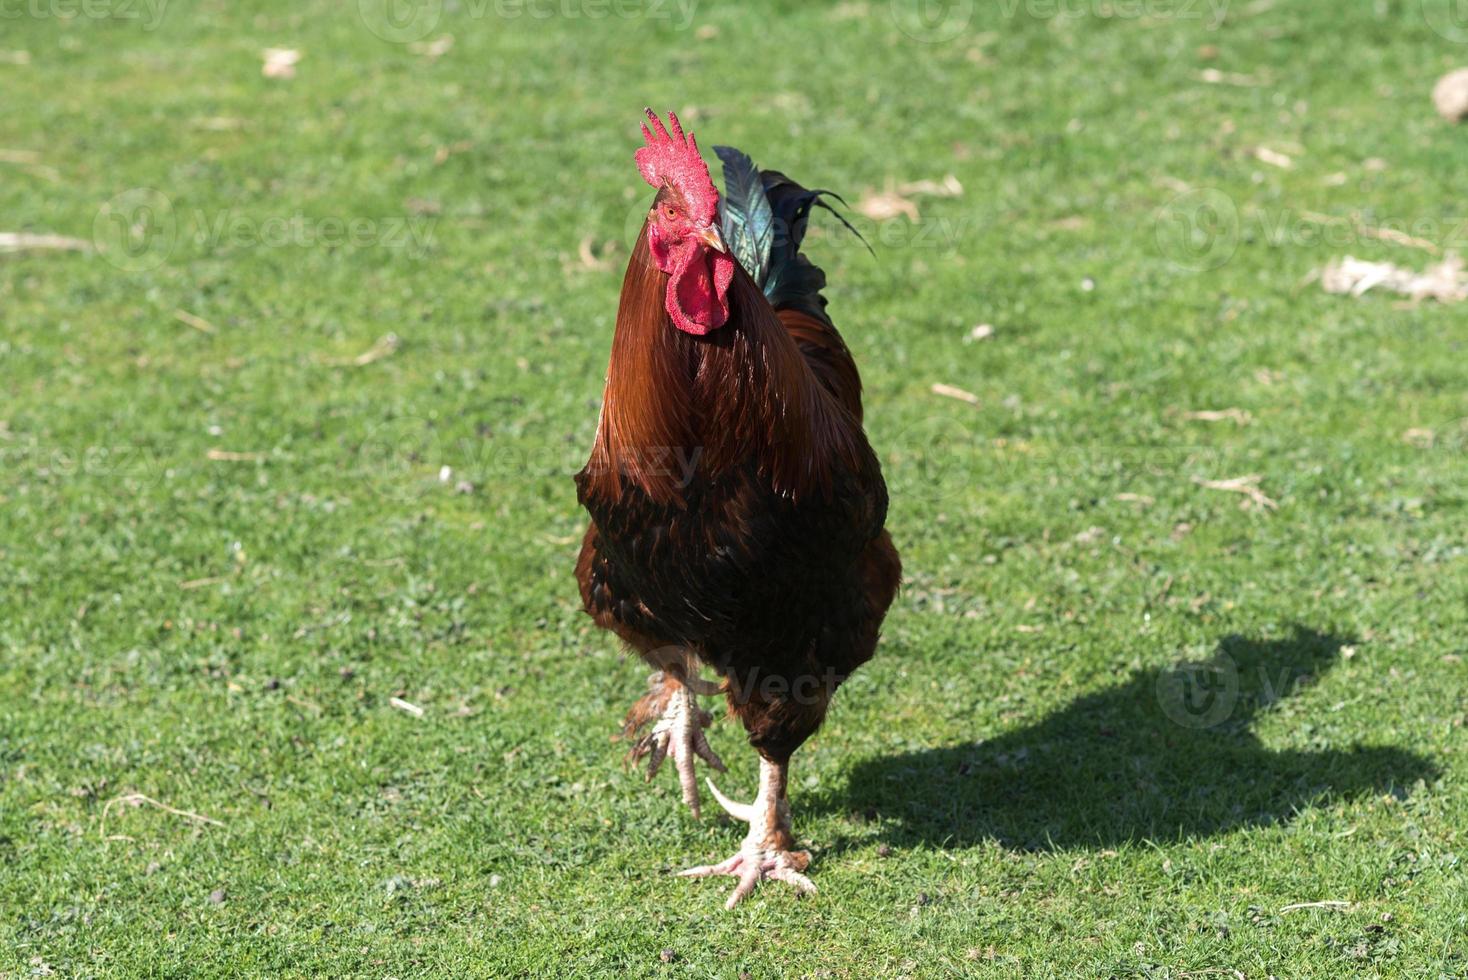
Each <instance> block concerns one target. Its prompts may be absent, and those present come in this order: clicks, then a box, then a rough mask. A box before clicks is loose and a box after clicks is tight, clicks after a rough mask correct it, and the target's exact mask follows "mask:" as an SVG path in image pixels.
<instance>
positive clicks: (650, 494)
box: [576, 229, 901, 762]
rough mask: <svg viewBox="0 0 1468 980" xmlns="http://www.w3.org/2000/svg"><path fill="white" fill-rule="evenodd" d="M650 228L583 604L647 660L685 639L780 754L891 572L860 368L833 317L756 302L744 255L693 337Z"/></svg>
mask: <svg viewBox="0 0 1468 980" xmlns="http://www.w3.org/2000/svg"><path fill="white" fill-rule="evenodd" d="M666 283H667V277H666V276H665V275H664V274H663V273H661V272H659V271H658V270H657V269H656V268H655V267H654V266H653V265H652V264H651V262H650V261H649V257H648V254H647V245H646V229H644V231H643V236H642V237H641V238H640V239H639V241H638V245H637V248H636V250H635V251H634V254H633V256H632V260H631V262H629V264H628V269H627V275H626V279H625V280H624V282H623V288H622V299H621V304H620V307H619V310H618V315H617V328H616V336H615V337H614V339H613V344H612V358H611V363H610V366H609V368H608V376H607V387H606V392H605V395H604V400H603V404H602V418H601V421H600V424H599V425H598V430H597V437H596V444H595V446H594V448H593V451H592V456H591V460H590V461H589V462H588V463H587V466H586V468H585V469H583V470H582V471H581V473H579V474H577V477H576V484H577V490H578V498H579V499H580V501H581V503H582V505H583V506H585V507H586V509H587V510H588V511H589V512H590V514H591V525H590V527H588V528H587V531H586V537H585V540H584V542H583V544H582V548H581V555H580V559H579V561H578V562H577V566H576V578H577V581H578V583H579V584H580V587H581V597H582V601H583V603H584V604H585V608H586V611H587V612H588V613H589V614H590V615H591V616H592V617H593V619H594V620H595V621H596V623H597V625H598V626H601V627H603V628H605V629H610V630H612V631H613V632H615V633H616V634H617V635H618V636H620V637H621V638H622V639H623V640H625V641H626V642H627V643H628V644H629V645H631V646H632V647H633V648H634V649H636V650H637V651H638V652H639V653H641V654H642V655H643V657H644V658H645V659H647V660H648V662H649V663H652V664H654V665H655V666H658V667H660V668H663V669H671V670H674V671H677V670H678V669H679V665H680V664H681V663H682V656H683V654H682V652H681V651H684V650H686V651H689V652H691V653H692V654H693V655H695V656H696V657H697V658H698V659H700V660H701V661H703V662H704V663H707V664H709V665H710V666H712V667H713V668H714V669H715V670H716V671H718V672H719V674H721V675H722V676H723V677H724V678H725V680H726V684H725V687H726V690H727V693H728V698H729V702H730V706H731V708H732V710H733V711H734V712H735V713H737V714H738V715H739V717H740V718H741V720H742V721H743V722H744V725H745V727H746V729H747V730H748V732H749V736H750V741H751V743H752V744H753V745H754V747H755V748H756V749H758V750H759V751H760V752H761V753H762V754H764V755H765V756H767V757H769V758H771V759H772V760H775V761H779V762H783V761H784V760H786V759H788V758H789V756H790V753H792V752H793V751H794V750H795V749H796V748H798V747H799V746H800V744H801V743H802V742H804V741H805V740H806V739H807V738H808V737H809V736H810V735H811V734H812V733H813V732H814V731H815V730H816V728H818V727H819V726H820V724H821V721H822V720H823V719H824V717H825V712H826V707H827V704H828V702H829V700H830V696H831V694H832V693H834V691H835V688H836V686H837V685H838V684H839V683H840V682H841V681H842V680H844V679H845V678H846V677H847V676H849V675H850V674H851V672H852V671H853V670H855V669H856V668H857V667H858V666H860V665H861V664H862V663H865V662H866V661H867V660H868V659H870V658H871V656H872V653H873V651H874V649H875V647H876V643H877V634H878V630H879V627H880V625H881V622H882V618H883V616H884V615H885V614H886V612H887V608H888V606H889V605H891V602H892V599H893V596H894V595H895V593H896V591H897V587H898V582H899V580H900V577H901V565H900V563H899V560H898V557H897V552H896V550H895V549H894V548H893V547H892V542H891V539H890V538H889V536H888V535H887V532H886V531H885V530H883V523H884V521H885V518H886V513H887V489H886V485H885V484H884V482H883V480H882V474H881V469H880V467H879V465H878V463H877V459H876V457H875V455H874V454H873V453H872V450H871V447H870V446H869V445H868V443H867V440H866V436H865V434H864V432H863V431H862V427H861V380H860V376H859V375H858V373H857V370H856V365H855V363H854V362H853V361H852V358H851V355H850V353H849V352H848V351H847V349H846V345H845V343H844V342H843V341H842V339H841V337H840V335H839V334H838V333H837V332H836V330H835V328H834V327H832V326H831V325H830V324H828V323H825V322H823V321H821V320H820V319H817V318H815V317H812V316H810V315H808V314H806V313H802V312H797V311H794V310H783V311H775V310H772V309H771V308H770V305H769V303H768V302H767V301H766V299H765V297H764V294H763V293H761V292H760V290H759V287H758V286H756V285H755V284H754V282H753V281H752V280H751V279H750V278H749V277H748V276H747V275H746V274H745V273H744V272H743V270H737V271H736V272H735V278H734V282H733V284H732V286H731V289H730V293H729V299H730V319H729V322H728V323H726V324H725V325H724V326H723V327H722V328H721V329H719V330H717V331H714V332H713V333H711V334H709V335H707V336H703V337H695V336H691V335H689V334H685V333H683V332H681V331H679V330H677V329H675V328H674V327H673V326H672V324H671V323H670V322H669V321H668V318H667V314H666V312H665V311H664V308H663V295H664V289H665V287H666Z"/></svg>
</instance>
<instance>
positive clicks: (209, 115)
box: [0, 0, 1468, 980]
mask: <svg viewBox="0 0 1468 980" xmlns="http://www.w3.org/2000/svg"><path fill="white" fill-rule="evenodd" d="M1449 6H1450V5H1448V4H1447V3H1445V2H1444V3H1442V4H1438V3H1436V0H1426V2H1425V3H1418V2H1416V0H1384V2H1380V3H1376V4H1366V3H1362V4H1356V3H1349V4H1347V3H1342V4H1323V3H1316V2H1311V0H1251V2H1244V0H1233V2H1230V3H1227V4H1222V5H1218V4H1215V5H1212V6H1210V5H1208V4H1205V3H1189V2H1186V0H1177V2H1176V3H1172V4H1169V3H1165V2H1161V0H1159V2H1152V3H1148V4H1126V3H1123V2H1121V0H1117V2H1116V4H1115V6H1114V7H1112V6H1109V5H1107V4H1104V3H1101V2H1100V0H1096V2H1087V3H1062V4H1053V3H1042V2H1038V0H1014V2H1007V3H978V4H964V3H956V4H950V5H949V7H948V8H946V9H947V10H948V11H949V13H948V14H947V15H946V16H947V19H944V17H945V15H943V14H942V9H940V8H938V7H936V6H935V7H933V8H932V9H928V10H927V13H928V14H929V15H930V16H929V17H928V18H927V19H924V18H923V16H922V15H923V12H924V9H926V8H922V7H921V5H919V4H917V3H915V2H914V3H907V2H905V0H896V2H895V3H894V4H891V5H889V4H885V3H880V2H861V0H857V2H845V3H842V4H839V5H830V4H806V3H795V2H789V3H772V4H734V3H717V4H715V3H713V2H711V0H705V2H699V3H697V4H696V5H694V6H693V7H692V8H688V7H682V6H678V5H676V4H662V5H659V4H654V3H653V2H652V0H645V2H643V3H641V4H640V5H639V4H637V3H626V4H618V5H614V6H609V5H604V4H600V3H597V2H594V0H566V2H559V0H558V2H557V3H555V4H548V5H542V6H537V7H533V8H524V7H521V6H520V5H517V4H497V3H490V2H478V3H475V2H471V0H459V2H450V3H447V4H435V3H434V2H432V0H429V2H427V3H424V4H420V5H419V6H417V7H411V6H409V7H402V8H393V7H390V6H388V5H384V4H380V3H377V2H376V0H363V2H362V3H361V4H358V3H355V2H352V3H341V4H328V3H322V2H306V3H287V2H284V0H269V2H259V3H251V4H226V3H223V2H219V0H210V2H187V0H173V2H171V3H167V4H166V5H165V4H162V3H161V2H154V3H152V4H151V5H150V4H149V3H145V2H144V0H130V2H125V0H98V2H97V3H96V4H89V5H87V6H85V7H83V6H82V5H80V4H69V3H66V2H64V0H35V2H34V3H31V2H27V3H26V4H13V5H11V6H10V8H9V10H8V11H7V12H6V17H5V19H4V20H3V21H0V93H3V104H4V110H3V111H0V233H27V234H30V235H39V234H47V235H57V236H67V237H70V238H74V239H79V240H81V242H82V245H78V246H76V247H75V248H73V249H55V248H46V249H29V250H26V251H22V252H18V253H17V252H12V253H9V254H0V325H3V326H0V396H3V399H0V462H3V465H0V976H3V977H13V978H20V977H29V976H32V975H48V974H54V975H59V976H60V975H64V976H140V975H148V976H185V975H189V976H227V975H229V976H233V975H254V976H347V975H353V976H381V977H388V976H391V977H418V976H454V977H458V976H520V975H523V976H557V977H559V976H597V975H600V976H625V975H634V976H668V977H673V976H688V977H703V976H728V977H734V976H744V975H747V976H750V977H757V978H762V977H783V976H818V977H854V978H866V977H873V976H899V975H902V976H923V977H926V976H933V977H949V976H993V977H1015V976H1030V977H1051V976H1053V977H1066V978H1070V977H1092V976H1098V977H1112V976H1115V977H1154V978H1161V977H1182V976H1192V977H1202V976H1242V977H1246V978H1249V980H1254V978H1263V977H1266V976H1274V977H1279V978H1299V977H1344V976H1385V977H1396V976H1401V977H1462V976H1464V975H1465V973H1468V938H1465V936H1468V907H1465V900H1464V895H1465V888H1468V880H1465V878H1468V876H1465V869H1464V861H1463V860H1462V858H1461V857H1460V855H1461V852H1462V849H1463V848H1464V846H1465V840H1464V836H1463V834H1464V827H1465V825H1468V756H1465V752H1464V737H1465V733H1464V722H1465V718H1468V676H1465V671H1468V667H1465V664H1464V661H1463V658H1464V657H1465V656H1468V639H1465V637H1468V542H1465V522H1468V509H1465V503H1468V458H1465V449H1468V402H1465V391H1468V352H1465V341H1468V320H1465V317H1464V311H1465V309H1468V308H1465V307H1462V306H1458V307H1454V306H1443V305H1437V304H1433V303H1426V304H1421V305H1409V304H1407V303H1405V302H1404V301H1402V300H1401V299H1400V298H1398V297H1393V296H1391V295H1388V294H1384V293H1379V292H1376V291H1373V292H1370V293H1367V294H1366V295H1365V296H1363V297H1360V298H1355V297H1350V296H1337V295H1329V294H1327V293H1325V292H1324V291H1323V290H1322V289H1321V288H1320V285H1319V283H1318V282H1314V281H1311V280H1310V278H1309V277H1310V275H1311V274H1312V272H1314V271H1316V270H1318V269H1320V268H1321V267H1323V266H1324V265H1325V264H1326V263H1327V262H1329V261H1330V260H1331V259H1333V258H1336V257H1339V256H1342V255H1346V254H1351V255H1354V256H1356V257H1358V258H1366V259H1372V260H1385V261H1393V262H1397V263H1400V264H1402V265H1405V266H1408V267H1412V268H1419V269H1420V268H1422V267H1424V266H1426V265H1428V264H1430V263H1434V262H1436V261H1438V260H1439V256H1438V255H1436V254H1434V251H1433V250H1434V249H1440V250H1443V251H1451V250H1453V249H1454V248H1458V249H1465V248H1468V205H1465V202H1464V196H1463V175H1464V164H1465V160H1468V129H1462V128H1455V127H1453V126H1452V125H1451V124H1448V123H1446V122H1444V121H1443V120H1441V119H1439V118H1438V117H1437V115H1436V114H1435V113H1434V112H1433V109H1432V103H1431V99H1430V96H1429V93H1430V91H1431V89H1432V85H1433V83H1434V81H1435V80H1436V79H1437V77H1438V76H1439V75H1441V74H1442V73H1444V72H1445V71H1447V70H1449V69H1451V68H1454V67H1457V66H1458V65H1460V64H1462V63H1468V44H1464V43H1463V42H1464V41H1468V30H1463V29H1459V25H1458V24H1457V23H1456V22H1455V21H1453V20H1452V19H1451V17H1449V16H1448V15H1449V14H1450V13H1451V10H1450V9H1449ZM12 14H15V16H11V15H12ZM266 48H281V49H292V50H295V51H297V52H299V54H300V58H299V63H298V64H296V65H294V77H291V78H267V77H264V75H263V74H262V63H263V60H264V58H263V55H262V51H263V50H264V49H266ZM287 60H288V59H287ZM644 105H652V106H656V107H659V108H673V109H675V110H678V111H679V112H680V113H681V114H682V116H683V118H684V120H685V121H686V122H688V123H689V125H690V126H691V128H693V129H694V130H695V131H696V132H697V134H698V136H699V139H700V142H701V144H702V145H703V147H704V149H705V154H706V156H707V157H708V158H709V159H710V160H712V159H713V154H712V150H711V148H712V146H713V145H714V144H716V143H729V144H733V145H735V146H738V147H740V148H742V149H744V150H746V151H747V152H749V153H750V154H751V155H752V156H753V157H754V159H755V160H756V161H758V162H760V163H761V164H764V165H768V166H773V167H777V168H779V169H782V170H785V171H787V172H789V173H790V174H792V175H793V176H795V177H796V178H797V179H799V180H801V181H803V182H806V183H808V184H814V185H818V186H824V187H830V188H833V189H835V190H837V191H840V192H843V193H844V194H846V196H847V198H848V200H850V201H851V202H852V203H853V204H855V203H857V202H859V201H862V200H863V199H866V201H867V203H868V204H869V205H870V204H871V203H872V201H871V199H872V198H873V197H874V196H878V195H881V194H883V193H885V192H886V191H888V190H891V191H893V192H894V193H896V194H897V195H898V196H899V197H900V198H901V199H902V200H903V201H906V202H909V203H910V205H911V209H915V210H910V211H909V213H908V214H898V215H897V216H896V217H893V218H891V219H890V220H885V221H875V220H873V219H870V218H865V217H862V216H860V215H855V214H854V220H855V221H856V222H857V224H858V226H859V227H861V228H862V229H863V230H864V231H865V232H866V234H867V237H868V238H869V239H870V240H871V242H872V245H873V249H874V251H875V252H876V255H875V257H873V256H871V255H869V254H868V253H867V252H866V251H865V250H864V249H862V248H861V247H860V246H858V245H856V244H855V243H854V242H853V241H852V240H851V239H850V238H849V237H848V236H845V235H844V234H838V233H836V231H835V230H833V223H832V222H831V221H830V220H829V219H828V218H818V219H817V223H818V225H819V226H820V227H818V228H817V229H816V230H815V231H814V232H813V233H812V235H811V238H810V242H809V251H810V253H811V254H812V255H813V256H814V257H815V258H816V260H817V261H818V262H819V263H820V264H821V265H823V266H824V267H825V268H826V270H827V271H828V273H829V276H830V281H831V286H830V288H829V290H828V295H829V296H830V299H831V311H832V313H833V315H834V317H835V319H836V322H837V323H838V324H839V325H840V327H841V328H842V330H843V331H844V332H845V335H846V337H847V338H848V340H849V342H850V344H851V346H852V348H853V350H854V352H855V354H856V356H857V358H858V360H859V362H860V365H861V368H862V371H863V374H864V378H865V381H866V393H867V394H866V397H867V404H868V413H867V418H868V429H869V431H870V434H871V438H872V441H873V443H874V445H875V446H876V447H877V449H878V452H879V454H880V456H881V457H882V459H883V460H884V465H885V466H886V469H887V474H888V479H889V483H890V485H891V488H892V491H893V496H892V508H891V515H890V522H889V523H890V527H891V530H892V534H893V537H894V538H895V539H896V541H897V543H898V545H899V547H900V548H901V549H902V552H903V558H904V562H905V565H906V584H905V587H904V590H903V592H902V594H901V596H900V597H899V599H898V601H897V603H896V605H895V607H894V609H893V611H892V614H891V616H890V617H889V619H888V621H887V625H886V629H885V633H884V639H883V642H882V645H881V646H880V648H879V650H878V654H877V657H876V659H875V660H874V661H873V662H872V663H871V664H869V665H868V666H867V668H865V669H864V671H862V672H861V673H860V674H858V675H857V676H856V677H855V678H853V679H852V680H851V682H850V683H849V684H848V685H847V686H846V687H845V688H844V689H843V690H842V692H841V694H840V695H839V696H838V698H837V700H836V703H835V707H834V710H833V712H832V714H831V716H830V718H829V721H828V723H827V725H826V726H825V728H824V729H823V730H822V731H821V732H820V733H819V734H818V735H817V736H816V737H815V738H814V739H813V740H812V741H811V742H810V743H808V744H807V746H806V747H805V748H804V750H802V751H801V752H800V753H799V754H798V755H797V756H796V759H795V763H794V769H793V775H792V795H793V803H794V807H795V829H796V833H797V836H798V837H800V838H801V839H802V840H804V841H806V842H808V846H809V847H810V849H811V851H812V852H813V854H814V856H815V858H814V863H813V871H812V874H813V877H814V880H815V881H816V883H817V885H818V886H819V888H820V894H819V895H817V896H815V897H813V898H810V899H806V900H799V899H797V898H796V897H795V896H794V895H793V894H792V893H790V892H789V890H788V889H785V888H783V887H782V886H778V885H771V886H764V887H762V888H761V889H760V890H759V891H758V892H757V893H756V895H755V896H754V898H753V900H750V901H747V902H746V903H744V904H743V905H741V906H740V907H739V908H738V909H736V910H735V911H733V912H725V911H723V908H722V905H723V900H724V897H725V895H726V894H727V891H728V889H729V887H731V885H732V881H731V880H728V879H720V880H706V881H688V880H683V879H678V878H674V877H672V876H671V874H670V872H671V871H673V870H676V869H678V868H681V867H684V866H687V865H689V864H697V863H704V862H706V861H708V860H709V859H711V858H722V857H724V856H725V855H727V854H728V853H730V852H731V851H733V850H734V848H735V847H736V846H737V844H738V841H739V838H740V836H741V835H742V833H743V830H742V827H740V826H737V825H734V824H732V823H729V822H727V821H725V820H723V819H719V818H715V817H711V816H708V815H706V816H705V819H704V821H703V822H701V823H699V822H695V821H693V820H692V819H691V818H690V817H689V816H688V815H687V813H686V812H685V811H684V810H683V809H682V808H681V807H680V805H679V803H678V795H677V791H676V787H675V783H674V780H673V777H672V776H671V775H669V773H667V772H664V773H662V774H661V775H660V776H659V778H658V779H657V780H656V781H654V782H653V783H652V784H650V785H649V784H645V783H644V782H643V781H642V779H641V778H640V777H639V776H638V775H637V774H636V773H635V772H628V771H626V770H624V768H623V767H622V765H621V757H622V754H623V753H624V751H625V749H626V745H625V743H617V742H614V741H613V740H612V739H611V736H612V735H614V734H615V733H616V732H617V730H618V726H619V722H620V720H621V717H622V713H623V712H624V711H625V709H626V707H627V705H628V704H629V703H630V702H631V701H632V700H633V699H634V698H636V697H637V696H639V695H640V694H641V693H642V691H643V690H644V684H645V678H646V674H647V670H646V668H645V667H643V665H641V664H640V663H639V662H637V661H636V660H635V659H629V658H628V657H627V656H626V655H625V654H624V653H623V652H622V651H621V650H619V649H618V647H617V645H616V644H615V643H614V642H613V640H612V639H611V638H609V637H608V636H606V635H603V634H601V633H599V632H597V631H595V630H593V629H592V628H591V627H590V623H589V621H588V620H587V619H586V617H585V616H584V615H583V614H582V613H581V612H580V610H579V603H578V600H577V597H576V590H575V584H574V581H573V579H572V575H571V569H572V564H573V561H574V557H575V553H576V548H577V544H578V541H579V536H580V533H581V530H582V528H583V517H582V515H581V513H580V512H579V510H578V508H577V506H576V501H575V493H574V488H573V485H572V482H571V474H572V473H574V472H575V470H576V469H577V468H579V466H580V465H581V463H582V462H583V461H584V458H585V452H586V449H587V447H588V445H589V441H590V438H591V435H592V431H593V428H594V425H595V421H596V413H597V406H598V401H599V398H600V395H601V384H602V377H603V371H604V368H605V365H606V358H607V353H608V350H609V345H610V341H611V334H612V326H613V317H614V313H615V309H616V301H617V292H618V288H619V285H620V281H621V274H622V266H623V264H624V263H625V260H626V255H627V248H628V245H629V243H630V241H631V238H632V236H633V234H634V233H635V227H636V221H637V220H638V217H639V215H640V213H641V211H642V209H643V208H644V207H645V205H646V202H647V200H648V198H649V194H650V191H649V189H648V188H647V187H646V186H645V185H644V184H642V182H641V181H640V179H639V177H638V175H637V173H636V170H635V168H634V166H633V164H632V152H633V150H634V148H635V146H636V145H637V139H638V136H637V129H636V127H637V122H638V113H639V112H640V110H641V108H642V107H643V106H644ZM950 175H951V176H952V177H953V178H954V181H955V182H956V185H957V186H956V187H955V184H954V183H953V182H947V181H946V178H947V177H949V176H950ZM921 181H930V182H933V183H932V185H931V186H929V187H927V188H924V187H922V186H919V187H918V188H916V189H914V188H912V187H911V186H910V185H911V184H913V183H914V182H921ZM957 188H961V193H954V191H955V190H956V189H957ZM935 190H936V191H939V192H940V193H931V192H932V191H935ZM925 191H927V192H926V193H925ZM1383 229H1393V230H1395V231H1396V232H1397V234H1390V233H1384V232H1383V231H1382V230H1383ZM1384 235H1385V237H1384ZM1409 238H1410V239H1411V240H1410V241H1409V240H1408V239H1409ZM53 244H54V243H53ZM83 246H85V247H83ZM981 325H988V326H989V327H991V328H992V332H990V331H984V330H979V331H978V332H977V335H976V334H975V328H976V327H979V326H981ZM985 334H987V336H985ZM935 384H936V385H949V386H952V387H953V388H955V389H959V391H960V392H964V393H967V394H966V395H964V396H961V397H952V396H951V393H950V394H949V395H944V394H938V393H935V392H934V391H933V386H934V385H935ZM1199 413H1203V414H1199ZM1210 413H1211V414H1210ZM394 699H396V700H394ZM405 706H406V707H405ZM414 709H416V710H414ZM712 739H713V743H714V746H715V748H716V749H717V750H718V751H719V752H720V753H721V754H722V755H723V757H724V758H725V759H726V760H728V762H729V763H730V769H731V771H730V773H729V774H728V775H727V776H725V777H722V779H721V788H723V789H724V790H725V791H727V792H729V793H730V794H731V795H734V796H736V797H740V798H748V797H749V796H751V795H752V793H753V790H754V785H755V768H756V766H755V758H754V755H753V753H752V751H750V750H749V749H748V747H747V746H746V745H745V743H744V740H743V733H742V731H741V730H740V729H739V726H738V724H737V722H735V721H733V720H732V719H723V720H721V721H720V722H719V723H718V724H717V725H716V726H715V727H714V729H713V730H712ZM706 809H709V810H711V809H712V804H711V803H710V804H708V805H707V806H706ZM1320 903H1326V904H1320Z"/></svg>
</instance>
